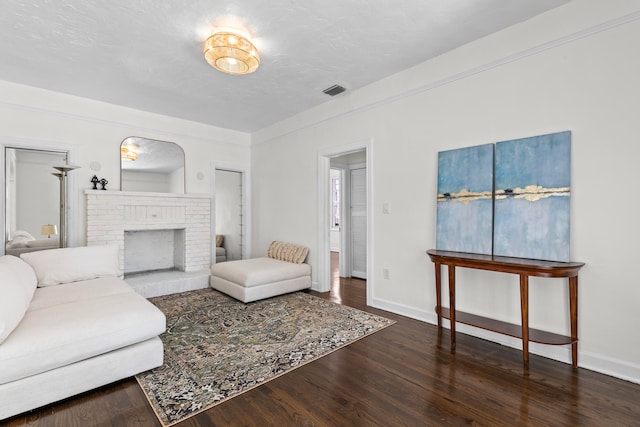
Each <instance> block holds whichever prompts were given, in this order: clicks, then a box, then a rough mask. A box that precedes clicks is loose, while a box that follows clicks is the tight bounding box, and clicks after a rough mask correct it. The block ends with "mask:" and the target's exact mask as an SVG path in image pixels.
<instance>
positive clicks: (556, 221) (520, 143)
mask: <svg viewBox="0 0 640 427" xmlns="http://www.w3.org/2000/svg"><path fill="white" fill-rule="evenodd" d="M495 160H496V163H495V165H496V166H495V196H494V197H495V206H494V235H493V254H494V255H502V256H510V257H518V258H533V259H541V260H549V261H569V260H570V258H569V244H570V239H569V231H570V226H569V220H570V195H571V132H570V131H566V132H559V133H553V134H548V135H541V136H535V137H531V138H523V139H516V140H511V141H503V142H498V143H496V148H495Z"/></svg>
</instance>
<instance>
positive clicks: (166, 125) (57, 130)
mask: <svg viewBox="0 0 640 427" xmlns="http://www.w3.org/2000/svg"><path fill="white" fill-rule="evenodd" d="M132 135H135V136H141V137H146V138H150V139H158V140H162V141H171V142H175V143H177V144H178V145H180V146H181V147H182V148H183V149H184V152H185V170H186V178H185V186H186V192H187V193H195V194H197V193H204V194H209V195H211V194H212V189H211V181H212V180H211V173H212V169H211V164H212V162H229V163H233V164H237V165H245V166H246V167H247V168H248V167H249V164H250V144H249V142H250V135H249V134H246V133H243V132H236V131H231V130H228V129H223V128H218V127H213V126H207V125H203V124H200V123H195V122H190V121H186V120H181V119H176V118H172V117H166V116H161V115H158V114H152V113H147V112H144V111H139V110H134V109H130V108H124V107H119V106H116V105H111V104H106V103H102V102H97V101H92V100H88V99H84V98H79V97H75V96H70V95H65V94H61V93H56V92H51V91H46V90H42V89H38V88H34V87H29V86H23V85H17V84H13V83H9V82H4V81H0V144H2V145H18V146H25V147H34V146H35V147H38V148H49V147H50V148H57V147H61V146H62V147H64V149H69V151H70V154H71V155H70V163H72V164H75V165H78V166H80V167H81V168H80V169H77V170H74V171H72V172H70V173H69V186H70V187H69V188H70V191H71V192H72V194H71V197H70V200H69V202H70V203H71V209H72V210H73V212H71V214H70V215H69V220H70V221H69V229H70V232H71V233H72V238H71V239H70V240H69V246H77V245H82V244H84V242H85V234H86V232H85V228H86V226H85V207H84V196H83V193H82V191H83V190H84V189H88V188H92V184H91V183H90V180H91V177H92V176H93V175H94V174H95V175H97V176H98V178H106V179H107V180H108V181H109V184H108V185H107V189H108V190H118V189H120V143H121V142H122V140H123V139H125V138H126V137H128V136H132ZM91 165H93V166H94V168H95V167H96V166H98V167H99V170H93V169H92V168H91ZM98 188H100V186H99V187H98ZM2 215H4V209H2ZM3 222H4V221H3Z"/></svg>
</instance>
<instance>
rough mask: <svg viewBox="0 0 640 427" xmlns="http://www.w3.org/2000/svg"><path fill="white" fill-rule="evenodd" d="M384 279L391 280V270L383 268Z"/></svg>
mask: <svg viewBox="0 0 640 427" xmlns="http://www.w3.org/2000/svg"><path fill="white" fill-rule="evenodd" d="M382 277H383V278H385V279H390V278H391V274H390V273H389V269H388V268H383V269H382Z"/></svg>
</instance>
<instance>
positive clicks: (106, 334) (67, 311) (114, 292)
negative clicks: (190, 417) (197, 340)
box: [0, 246, 166, 420]
mask: <svg viewBox="0 0 640 427" xmlns="http://www.w3.org/2000/svg"><path fill="white" fill-rule="evenodd" d="M117 274H119V268H118V248H117V246H89V247H83V248H66V249H52V250H47V251H40V252H31V253H26V254H22V255H21V258H17V257H14V256H10V255H5V256H2V257H0V420H2V419H5V418H8V417H11V416H13V415H16V414H19V413H22V412H25V411H28V410H31V409H34V408H37V407H40V406H43V405H46V404H48V403H51V402H55V401H58V400H61V399H64V398H66V397H69V396H72V395H75V394H78V393H81V392H84V391H87V390H90V389H93V388H96V387H99V386H102V385H105V384H108V383H111V382H114V381H117V380H119V379H122V378H127V377H130V376H133V375H135V374H138V373H140V372H143V371H146V370H148V369H151V368H154V367H157V366H160V365H162V363H163V346H162V341H161V340H160V338H159V337H158V335H160V334H161V333H162V332H164V330H165V328H166V319H165V316H164V314H163V313H162V312H161V311H160V310H159V309H158V308H156V307H155V306H154V305H153V304H151V303H150V302H149V301H147V300H146V299H145V298H144V297H142V296H140V295H139V294H137V293H136V292H135V291H133V289H131V288H130V287H129V285H127V284H126V283H125V282H124V281H123V280H121V279H120V278H118V277H117Z"/></svg>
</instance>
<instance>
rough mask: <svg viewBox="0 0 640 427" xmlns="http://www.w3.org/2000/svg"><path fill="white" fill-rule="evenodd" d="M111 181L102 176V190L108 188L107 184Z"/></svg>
mask: <svg viewBox="0 0 640 427" xmlns="http://www.w3.org/2000/svg"><path fill="white" fill-rule="evenodd" d="M108 183H109V181H107V180H106V178H102V179H101V180H100V185H102V190H106V189H107V184H108Z"/></svg>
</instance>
